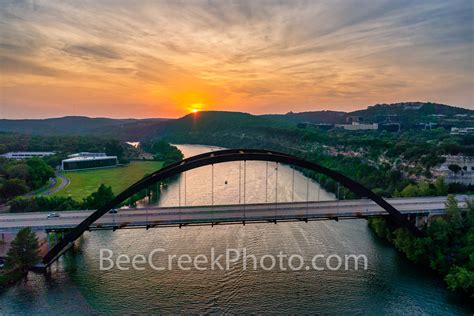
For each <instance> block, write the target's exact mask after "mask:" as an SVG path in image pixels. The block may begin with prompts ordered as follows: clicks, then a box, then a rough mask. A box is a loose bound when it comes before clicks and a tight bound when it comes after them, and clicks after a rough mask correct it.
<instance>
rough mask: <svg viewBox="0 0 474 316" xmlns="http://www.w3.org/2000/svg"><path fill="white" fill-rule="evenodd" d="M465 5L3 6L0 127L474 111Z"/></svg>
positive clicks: (472, 40) (472, 27)
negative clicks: (76, 118)
mask: <svg viewBox="0 0 474 316" xmlns="http://www.w3.org/2000/svg"><path fill="white" fill-rule="evenodd" d="M473 34H474V8H473V1H472V0H466V1H456V0H454V1H452V0H450V1H446V0H442V1H434V0H433V1H431V0H430V1H402V0H394V1H316V0H314V1H289V0H288V1H276V0H275V1H257V0H249V1H225V0H221V1H200V0H188V1H177V0H174V1H171V0H170V1H127V0H123V1H99V0H94V1H8V0H0V118H41V117H58V116H64V115H87V116H94V117H95V116H107V117H122V118H123V117H137V118H140V117H178V116H181V115H184V114H186V113H189V112H191V111H192V110H193V109H199V110H228V111H244V112H251V113H257V114H259V113H285V112H288V111H290V110H291V111H310V110H320V109H331V110H353V109H358V108H362V107H365V106H367V105H372V104H375V103H391V102H400V101H434V102H440V103H447V104H452V105H458V106H463V107H467V108H471V109H472V108H474V93H473V90H474V89H473V87H474V35H473Z"/></svg>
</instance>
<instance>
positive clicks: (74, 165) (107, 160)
mask: <svg viewBox="0 0 474 316" xmlns="http://www.w3.org/2000/svg"><path fill="white" fill-rule="evenodd" d="M117 164H118V161H117V156H107V155H106V154H105V153H89V152H81V153H77V154H73V155H69V156H68V158H67V159H64V160H63V161H62V162H61V169H62V170H65V171H68V170H81V169H96V168H110V167H115V166H117Z"/></svg>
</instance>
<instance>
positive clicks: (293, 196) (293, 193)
mask: <svg viewBox="0 0 474 316" xmlns="http://www.w3.org/2000/svg"><path fill="white" fill-rule="evenodd" d="M292 170H293V173H292V175H291V202H294V201H295V169H293V168H292Z"/></svg>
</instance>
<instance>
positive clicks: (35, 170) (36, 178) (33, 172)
mask: <svg viewBox="0 0 474 316" xmlns="http://www.w3.org/2000/svg"><path fill="white" fill-rule="evenodd" d="M26 163H27V165H28V168H29V174H30V186H31V187H32V188H34V189H36V188H39V187H41V186H42V185H44V184H45V183H46V182H47V181H48V180H49V178H52V177H54V170H53V168H51V167H50V166H48V164H47V163H46V162H44V160H42V159H40V158H36V157H35V158H31V159H28V160H27V162H26Z"/></svg>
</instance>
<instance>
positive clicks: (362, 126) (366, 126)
mask: <svg viewBox="0 0 474 316" xmlns="http://www.w3.org/2000/svg"><path fill="white" fill-rule="evenodd" d="M335 127H337V128H343V129H345V130H348V131H361V130H377V129H379V124H377V123H373V124H361V123H357V122H352V124H336V125H335Z"/></svg>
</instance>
